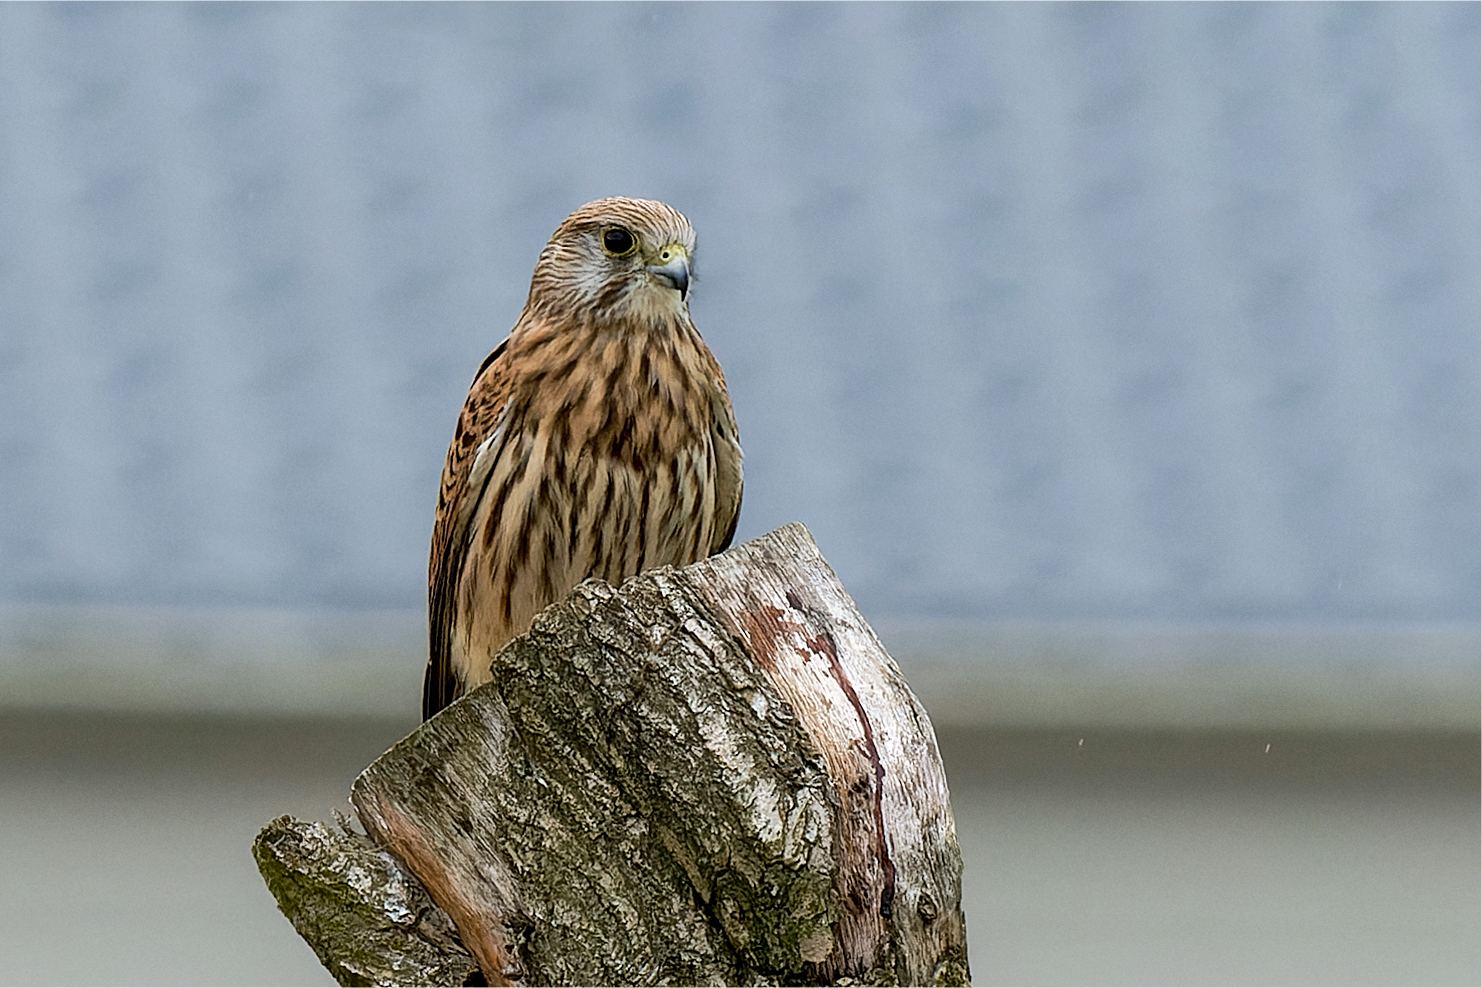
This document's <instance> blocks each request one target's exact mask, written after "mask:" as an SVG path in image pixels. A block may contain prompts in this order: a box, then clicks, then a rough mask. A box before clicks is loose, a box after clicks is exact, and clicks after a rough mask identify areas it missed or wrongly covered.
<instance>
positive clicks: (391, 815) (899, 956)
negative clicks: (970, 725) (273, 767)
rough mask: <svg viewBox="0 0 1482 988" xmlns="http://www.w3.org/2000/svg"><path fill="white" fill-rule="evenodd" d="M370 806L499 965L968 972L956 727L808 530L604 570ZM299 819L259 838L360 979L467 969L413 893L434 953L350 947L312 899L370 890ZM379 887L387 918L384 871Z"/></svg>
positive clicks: (357, 793) (611, 970) (426, 741)
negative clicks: (395, 962) (952, 794)
mask: <svg viewBox="0 0 1482 988" xmlns="http://www.w3.org/2000/svg"><path fill="white" fill-rule="evenodd" d="M351 800H352V802H353V803H354V805H355V809H356V812H357V814H358V816H359V818H360V820H361V822H362V824H363V826H364V827H365V830H366V833H367V834H368V835H369V837H370V839H371V840H372V841H374V842H375V844H376V845H378V846H379V847H381V848H385V849H386V850H389V851H390V853H391V854H392V855H393V856H394V857H395V858H396V859H397V861H398V862H400V866H401V867H402V868H404V869H405V870H406V872H409V873H410V874H411V875H413V876H415V878H416V883H415V884H418V885H420V887H421V888H423V889H425V890H426V894H427V895H428V896H430V898H431V900H432V902H435V903H436V904H437V906H438V907H439V908H440V910H441V913H442V914H445V916H446V919H447V920H449V921H451V924H452V926H454V927H456V929H457V932H458V939H459V941H461V945H462V946H463V947H466V949H467V951H468V953H469V954H471V955H472V957H473V958H474V959H475V960H476V961H477V964H478V967H479V968H481V970H482V973H483V976H484V977H485V978H486V979H487V980H488V983H489V984H513V983H529V984H608V985H643V984H666V983H667V984H800V983H804V984H838V983H867V984H903V985H904V984H966V983H967V979H968V965H967V938H966V927H965V924H964V921H963V917H962V912H961V907H960V895H961V875H962V860H961V855H960V853H959V852H958V848H957V842H956V835H955V829H954V826H953V822H952V811H951V806H950V803H949V800H948V794H947V785H946V777H945V774H944V772H943V769H942V764H941V758H940V756H939V754H938V752H937V746H936V739H935V736H934V735H933V733H932V729H931V724H930V722H929V721H928V720H927V716H926V713H925V711H924V710H923V709H922V708H921V706H920V704H919V703H917V701H916V699H915V697H914V696H912V694H911V692H910V690H909V688H908V687H907V686H906V683H905V681H904V679H903V678H902V677H901V675H900V671H899V670H898V669H897V668H896V666H895V663H894V662H893V661H892V660H891V659H890V657H889V655H887V654H886V652H885V650H884V648H882V647H881V645H880V643H879V641H878V640H877V639H876V638H875V635H874V633H873V632H872V631H871V630H870V628H869V626H868V625H867V624H866V623H865V621H864V619H863V618H862V617H861V616H860V615H859V612H858V611H857V610H856V608H855V607H854V603H853V601H851V600H850V598H849V596H848V594H847V593H845V591H844V589H843V587H842V586H841V585H840V584H839V582H838V579H837V577H835V575H834V573H833V571H832V570H831V569H830V568H829V566H828V564H827V562H825V561H824V559H823V557H822V556H821V555H820V554H819V552H818V548H817V546H816V545H815V544H814V543H813V540H812V538H811V537H810V536H809V535H808V533H807V530H806V529H804V528H803V527H802V526H801V525H788V526H785V527H784V528H781V529H778V530H777V531H774V532H772V533H770V534H768V535H766V536H764V537H762V538H760V539H757V540H755V541H753V542H750V543H748V544H746V545H743V546H740V547H738V548H735V549H732V550H731V551H729V552H727V553H724V554H723V555H720V556H716V557H714V558H711V559H708V560H705V561H703V562H700V563H697V564H695V565H693V566H688V567H686V568H684V569H682V570H672V569H667V568H666V569H660V570H653V571H650V572H647V573H644V574H642V575H640V576H637V577H634V578H633V579H630V580H628V581H626V582H625V583H624V584H623V585H622V587H621V588H616V589H615V588H613V587H611V586H609V585H607V584H605V583H603V582H601V581H596V580H590V581H587V582H586V583H583V584H582V585H580V586H579V587H577V588H576V589H575V590H574V591H573V592H572V593H571V595H570V596H569V597H567V598H566V599H565V600H564V601H562V602H561V603H558V604H555V605H553V606H551V607H550V608H547V609H546V610H545V611H544V612H542V613H541V614H540V615H539V616H538V617H537V618H536V620H535V623H534V625H533V627H532V628H531V630H530V632H529V633H527V634H526V635H523V636H521V637H520V638H517V639H515V640H514V641H512V642H510V643H509V645H507V646H506V647H505V648H504V649H503V650H502V651H501V652H500V653H499V655H498V656H497V657H496V658H495V661H494V679H493V681H492V682H490V683H488V684H486V685H485V686H483V687H481V688H480V689H478V690H476V691H474V692H473V693H471V694H469V695H468V696H467V697H464V698H463V699H461V700H459V701H458V702H456V703H454V704H452V705H451V706H449V707H448V708H447V709H445V710H444V711H442V712H441V713H439V714H438V715H437V716H436V717H434V718H433V719H432V720H430V721H428V722H427V723H426V724H424V725H422V727H420V728H419V729H418V730H416V731H414V732H413V733H412V734H411V735H409V736H408V737H407V738H405V739H403V740H402V741H401V742H399V743H398V744H397V745H396V746H395V747H393V748H392V749H391V750H390V751H388V752H387V753H386V754H384V755H383V756H381V757H380V758H379V759H377V760H376V761H375V762H374V763H373V764H372V765H371V766H370V767H369V768H367V769H366V770H365V772H364V773H362V774H361V776H360V777H359V778H358V779H357V780H356V781H355V784H354V786H353V789H352V793H351ZM294 825H295V824H294V823H293V822H292V821H286V820H285V819H280V820H279V821H275V822H274V824H273V825H272V826H270V827H269V828H268V830H265V831H264V833H263V834H262V835H260V836H259V838H258V845H257V853H258V860H259V864H260V866H261V867H262V870H263V873H264V877H265V878H266V879H267V880H268V883H269V887H270V888H272V889H273V892H274V894H275V896H277V898H278V901H279V904H280V906H281V907H282V908H283V910H284V912H285V913H286V914H287V915H288V916H289V918H290V919H292V920H293V921H294V923H295V926H296V928H298V929H299V931H300V933H301V934H303V935H304V936H305V938H306V939H308V940H309V941H310V943H311V944H312V945H313V946H314V947H315V950H316V951H317V952H318V953H319V956H320V958H321V959H323V960H325V963H326V965H327V966H329V967H330V970H331V971H332V972H333V973H335V976H336V977H337V978H339V979H340V980H341V981H342V983H352V981H351V980H346V978H347V977H349V978H351V979H352V980H353V979H356V978H363V979H369V980H362V981H359V982H354V983H372V982H375V983H394V982H395V980H396V979H398V978H403V977H408V976H409V977H411V978H413V979H414V980H416V981H419V982H420V983H429V984H453V983H459V982H458V981H457V980H456V979H457V978H459V977H461V976H465V975H466V974H467V972H468V963H467V956H468V955H467V954H461V953H459V952H456V950H457V945H453V947H454V951H455V952H449V950H448V947H449V944H448V942H447V939H448V938H447V937H446V936H444V935H442V932H440V931H441V930H442V928H441V927H440V926H439V925H438V923H439V920H437V919H436V918H435V917H431V916H430V915H429V914H426V912H425V910H423V911H421V912H419V911H418V910H417V909H415V908H412V907H409V906H406V905H402V906H400V907H398V908H399V909H400V916H401V922H400V923H399V924H398V923H393V924H391V926H392V927H394V929H393V930H392V931H391V932H392V933H393V934H394V937H393V939H395V938H399V939H396V943H395V945H394V946H393V948H392V949H394V950H396V951H399V953H398V956H399V957H402V958H407V957H412V956H413V955H415V957H416V960H415V961H405V963H403V966H402V969H400V971H394V970H393V966H392V965H388V964H383V965H381V967H380V968H376V969H374V970H373V969H372V967H373V966H371V965H368V964H366V963H365V962H364V961H363V960H362V961H359V962H357V966H355V967H354V968H353V970H351V969H350V968H347V966H346V965H345V964H344V963H342V962H340V961H338V960H335V958H338V957H339V956H341V954H337V953H336V951H338V950H340V948H339V947H338V946H337V944H336V941H337V940H340V939H345V940H347V941H349V942H353V943H357V944H360V943H364V942H366V941H367V938H366V937H364V936H362V937H359V938H358V939H357V937H356V936H355V935H352V934H350V933H349V932H348V931H345V930H336V931H334V932H333V933H332V934H326V933H325V932H324V926H323V924H322V923H320V924H319V926H317V927H313V928H312V929H311V930H310V932H306V928H309V927H311V926H312V924H308V923H303V922H301V921H300V918H299V917H297V916H295V909H297V910H299V911H302V908H303V904H304V903H305V902H319V903H321V904H322V903H325V902H330V903H332V902H335V901H339V900H338V899H336V898H335V896H336V895H338V896H340V897H341V898H343V895H344V889H345V888H348V887H351V886H353V884H354V883H351V882H347V881H345V880H343V878H342V877H339V878H336V877H334V876H335V875H339V874H340V873H341V872H343V871H344V870H345V866H344V864H343V861H342V862H341V867H340V871H339V872H336V871H335V869H334V868H333V867H326V866H325V865H324V864H323V860H321V861H320V863H319V864H316V865H313V866H312V867H310V866H309V865H305V866H304V867H301V868H295V866H294V864H293V863H291V862H286V861H285V856H284V854H282V853H281V852H272V851H270V850H269V849H268V848H269V846H270V845H273V842H272V841H271V840H269V833H270V831H273V830H274V828H275V827H276V828H277V834H278V836H277V844H278V845H282V844H283V843H284V842H285V839H284V837H283V834H284V833H285V832H286V831H291V830H292V827H293V826H294ZM296 826H298V827H301V828H302V827H309V826H313V825H303V824H298V825H296ZM341 836H342V837H343V839H344V840H345V841H347V842H350V841H353V840H355V839H359V840H364V838H359V837H358V835H353V834H343V835H341ZM318 839H320V837H319V835H316V840H318ZM321 843H322V842H321ZM369 850H370V849H368V847H364V846H362V847H359V848H358V851H359V853H361V854H364V853H368V851H369ZM342 857H343V855H342ZM320 858H321V859H328V860H329V862H330V864H333V863H334V861H335V860H336V859H335V858H334V854H333V853H332V852H330V851H328V850H323V849H322V848H321V853H320ZM265 859H266V860H267V861H269V862H270V863H271V864H272V866H273V867H272V869H270V868H269V867H268V866H267V865H265V864H263V862H264V860H265ZM295 860H297V859H295ZM345 860H348V858H346V859H345ZM316 869H317V870H316ZM270 870H271V871H272V874H270V873H269V872H270ZM362 871H364V869H362ZM305 872H313V873H314V875H315V876H317V877H315V878H305V877H304V875H305ZM385 874H386V875H388V876H390V877H391V878H393V879H395V880H396V881H405V876H404V875H401V874H400V873H399V872H397V873H395V874H393V873H392V872H389V871H388V872H385ZM290 875H291V876H292V877H293V882H289V881H288V879H287V878H286V877H285V876H290ZM275 883H276V884H275ZM326 884H327V885H329V886H332V887H333V889H334V895H329V894H318V893H316V894H308V893H306V892H305V888H307V887H318V886H324V885H326ZM361 884H362V885H366V886H367V888H368V889H369V891H368V892H367V894H365V895H364V896H363V898H364V900H365V901H366V902H369V903H371V907H370V910H369V914H374V913H375V912H376V909H375V904H376V903H378V902H381V901H383V900H385V898H386V896H385V894H384V893H385V890H384V889H380V888H377V887H375V886H376V882H374V881H370V882H362V883H361ZM284 888H289V889H290V890H291V891H292V894H290V895H285V894H284V892H283V891H281V890H282V889H284ZM398 894H400V893H398ZM316 895H317V898H316ZM378 895H379V896H380V898H377V896H378ZM403 899H405V896H403ZM398 901H401V900H398ZM322 911H323V910H322V909H321V912H322ZM362 912H363V911H362ZM360 914H361V913H360V912H356V913H355V915H357V916H359V915H360ZM419 915H420V916H421V917H422V918H421V919H420V920H418V921H416V922H413V921H412V920H411V919H410V917H412V916H419ZM373 925H374V924H373ZM385 927H386V924H384V923H383V924H382V925H381V926H380V927H376V929H377V930H380V933H379V934H378V935H379V936H380V938H381V939H380V940H378V941H377V940H374V938H373V937H372V938H370V939H371V940H372V941H373V942H377V943H380V942H390V941H388V940H387V933H386V928H385ZM311 933H313V934H314V935H315V936H318V941H317V942H316V940H315V939H314V937H313V936H311ZM341 953H343V952H341ZM460 956H461V957H462V958H463V959H462V960H460V959H459V958H460ZM337 965H338V966H337ZM416 965H420V967H418V968H417V970H416V971H415V972H414V971H413V970H412V968H413V967H414V966H416ZM460 965H461V966H460ZM402 983H408V982H406V981H403V982H402Z"/></svg>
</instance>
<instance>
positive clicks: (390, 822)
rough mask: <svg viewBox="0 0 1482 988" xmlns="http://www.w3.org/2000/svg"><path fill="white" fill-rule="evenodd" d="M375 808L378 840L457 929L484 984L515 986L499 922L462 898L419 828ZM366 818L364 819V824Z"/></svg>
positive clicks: (384, 805)
mask: <svg viewBox="0 0 1482 988" xmlns="http://www.w3.org/2000/svg"><path fill="white" fill-rule="evenodd" d="M376 804H377V805H376V807H375V813H374V814H366V816H375V817H378V818H379V820H378V822H379V823H380V824H381V827H378V828H377V829H378V830H380V831H381V832H380V833H378V834H376V836H377V837H378V838H379V839H380V841H381V843H382V844H384V845H386V846H387V847H389V848H390V849H391V851H392V852H393V853H394V854H395V855H396V856H397V857H398V858H400V859H401V862H402V864H404V865H406V866H407V869H408V870H409V871H411V873H412V874H413V875H415V876H417V880H418V881H420V882H421V883H422V886H423V888H425V889H427V894H428V895H430V896H432V901H433V902H436V903H437V904H438V906H440V907H441V908H442V910H443V912H445V913H447V914H448V918H449V919H451V920H452V921H453V924H454V925H455V926H457V927H458V934H459V937H460V938H461V939H462V940H463V945H464V946H466V947H467V948H468V950H469V952H470V953H472V954H473V956H474V959H475V960H477V961H478V962H479V968H480V970H482V971H483V972H484V980H485V981H487V982H488V983H489V984H490V985H501V986H504V985H512V984H514V982H513V981H510V980H509V978H508V977H506V976H505V973H504V972H505V971H506V970H507V969H508V968H509V963H510V957H509V948H508V947H507V946H506V945H505V943H504V938H503V937H502V936H500V935H499V934H498V933H497V932H496V930H497V928H498V927H499V926H500V925H501V923H500V921H499V918H498V917H497V916H494V917H486V916H483V915H481V914H480V912H479V909H478V907H476V906H475V905H474V904H473V903H472V902H470V901H469V899H468V897H467V896H465V895H464V894H463V891H462V889H461V888H460V887H459V884H458V881H457V880H456V879H455V878H454V877H453V876H452V875H451V874H449V873H448V870H447V869H446V868H445V867H444V866H443V863H442V861H441V860H440V859H439V858H438V855H437V853H436V852H435V851H433V849H432V847H431V846H430V845H429V844H428V843H427V837H426V836H425V835H424V834H423V833H422V831H420V830H418V829H417V826H416V824H414V823H412V822H411V821H410V820H408V819H407V818H406V817H405V816H403V815H402V813H401V811H400V810H399V809H397V808H396V806H395V805H394V804H392V803H390V802H387V801H384V800H380V799H377V800H376ZM364 818H365V817H364V816H362V820H364Z"/></svg>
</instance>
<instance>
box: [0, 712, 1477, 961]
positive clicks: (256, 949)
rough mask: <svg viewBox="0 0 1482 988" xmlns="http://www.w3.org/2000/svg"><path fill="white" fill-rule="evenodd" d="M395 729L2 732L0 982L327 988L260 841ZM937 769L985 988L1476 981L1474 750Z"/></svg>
mask: <svg viewBox="0 0 1482 988" xmlns="http://www.w3.org/2000/svg"><path fill="white" fill-rule="evenodd" d="M411 726H412V725H411V724H410V723H408V722H406V721H401V722H397V721H354V720H251V719H246V720H244V719H239V718H216V719H210V718H151V719H132V718H116V717H97V716H88V717H66V716H61V715H57V714H50V715H45V716H35V715H16V714H13V713H12V714H4V715H0V751H4V753H5V756H4V757H3V758H0V889H3V890H4V891H3V893H0V984H17V985H26V984H30V985H35V984H41V985H99V984H103V985H107V984H152V985H171V984H206V985H212V984H227V985H230V984H254V985H272V984H290V985H291V984H324V985H327V984H331V983H332V981H331V979H330V978H329V977H328V975H327V973H326V972H325V971H324V970H323V968H321V967H320V966H319V964H318V961H317V960H315V958H314V955H313V953H312V952H311V951H310V950H309V948H308V947H307V946H305V945H304V943H303V942H302V941H301V940H299V939H298V936H297V935H296V934H295V933H294V932H293V929H292V927H291V926H289V924H288V922H287V921H286V920H285V919H283V918H282V917H281V916H280V915H279V914H278V912H277V909H276V907H275V906H274V904H273V900H272V897H271V896H270V895H269V894H268V892H267V889H266V888H265V887H264V886H263V884H262V882H261V880H260V879H259V878H258V876H257V874H256V870H255V867H254V864H253V861H252V857H251V853H250V846H251V842H252V837H253V835H254V834H255V833H256V832H257V830H258V829H259V828H260V827H261V826H262V825H263V824H265V823H266V822H267V821H268V820H270V819H272V818H273V817H275V816H277V815H278V814H280V813H292V814H294V815H297V816H300V817H302V818H307V819H321V820H328V819H330V814H331V811H332V810H334V809H335V808H336V807H338V808H340V809H346V810H348V805H347V804H346V803H345V801H344V800H345V795H346V793H347V792H348V790H349V785H350V781H351V780H352V779H353V778H354V776H355V774H356V773H357V772H358V771H360V769H362V768H363V767H364V766H365V765H366V764H368V763H369V762H370V761H371V760H372V759H373V758H374V757H375V756H376V755H378V754H379V753H380V752H381V751H382V750H383V749H384V748H385V747H387V746H389V745H390V744H391V743H392V742H394V741H396V740H397V739H398V738H400V736H401V735H402V734H403V733H404V732H405V731H406V730H407V729H409V728H410V727H411ZM941 743H942V748H943V753H944V755H945V757H946V762H947V769H948V776H949V781H950V782H951V785H952V799H953V806H954V809H955V815H956V819H957V832H958V838H959V842H960V844H961V846H962V849H963V855H964V859H965V862H966V873H965V875H964V907H965V911H966V914H967V921H968V942H969V947H970V951H971V961H972V967H973V980H974V983H975V984H979V985H995V984H1020V985H1035V984H1051V985H1054V984H1061V985H1064V984H1100V985H1116V984H1130V985H1158V984H1170V985H1192V984H1222V985H1238V984H1254V985H1258V984H1284V985H1292V984H1308V985H1328V984H1332V985H1368V984H1382V985H1405V984H1423V985H1451V984H1476V983H1477V981H1478V977H1479V968H1478V963H1479V962H1478V957H1479V952H1482V943H1479V933H1478V931H1479V929H1482V915H1479V905H1478V897H1477V890H1478V885H1479V881H1482V872H1479V859H1478V841H1477V832H1478V791H1477V771H1478V767H1477V749H1478V746H1477V734H1476V732H1475V731H1471V732H1456V733H1419V734H1403V733H1401V734H1381V735H1373V734H1362V733H1360V734H1347V735H1343V734H1339V735H1328V734H1319V735H1312V734H1306V733H1303V732H1295V733H1294V732H1273V733H1266V734H1251V733H1246V732H1234V733H1225V734H1219V733H1216V734H1202V735H1201V734H1177V733H1175V734H1139V733H1135V732H1134V733H1127V732H1114V731H1113V732H1108V731H1085V732H1083V733H1081V734H1077V733H1074V732H1066V731H1058V732H1057V731H1037V732H1036V731H1031V732H1019V733H1015V732H955V731H946V732H943V733H942V735H941ZM1266 744H1270V750H1269V752H1268V751H1266V750H1265V745H1266Z"/></svg>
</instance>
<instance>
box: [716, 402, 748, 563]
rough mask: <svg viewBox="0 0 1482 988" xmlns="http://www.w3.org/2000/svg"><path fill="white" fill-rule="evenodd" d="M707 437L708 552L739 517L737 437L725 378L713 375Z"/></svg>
mask: <svg viewBox="0 0 1482 988" xmlns="http://www.w3.org/2000/svg"><path fill="white" fill-rule="evenodd" d="M710 441H711V443H712V445H713V446H714V449H715V538H714V540H713V541H712V542H711V543H710V554H711V555H712V556H713V555H715V554H716V553H717V552H722V551H724V550H725V549H726V548H727V547H728V546H729V545H730V544H731V539H733V538H735V537H736V521H737V520H738V519H739V518H740V517H741V438H740V434H739V433H738V432H737V430H736V412H735V410H734V409H733V408H731V397H730V395H729V394H727V392H726V382H725V380H724V379H723V378H717V380H716V382H715V387H713V388H712V389H711V392H710Z"/></svg>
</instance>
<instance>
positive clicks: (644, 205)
mask: <svg viewBox="0 0 1482 988" xmlns="http://www.w3.org/2000/svg"><path fill="white" fill-rule="evenodd" d="M694 254H695V231H694V228H693V227H691V226H690V221H689V220H687V219H685V218H684V214H683V213H681V212H680V211H679V210H677V209H674V208H673V207H671V206H667V205H665V204H664V203H662V202H654V201H653V200H650V199H622V198H613V199H598V200H597V201H596V202H589V203H587V204H586V205H585V206H582V207H581V208H580V209H578V210H577V211H576V212H574V213H572V214H571V215H570V216H568V217H566V221H565V222H564V223H562V224H561V225H560V227H558V228H557V230H556V232H555V234H554V235H552V236H551V241H550V243H548V244H546V247H545V250H543V251H541V253H540V260H539V261H538V262H537V263H536V265H535V276H534V277H533V278H532V279H531V282H530V301H529V303H528V304H527V307H539V308H546V307H549V308H550V310H551V311H552V312H560V313H563V314H580V315H582V316H585V317H586V318H588V319H591V320H593V321H597V322H616V321H620V320H630V321H631V320H636V321H638V322H640V323H649V324H654V323H659V322H668V321H670V320H672V319H674V318H675V317H677V316H680V315H682V314H684V313H686V312H688V309H689V288H690V278H691V277H692V275H691V268H690V265H691V263H692V259H693V258H694Z"/></svg>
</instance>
